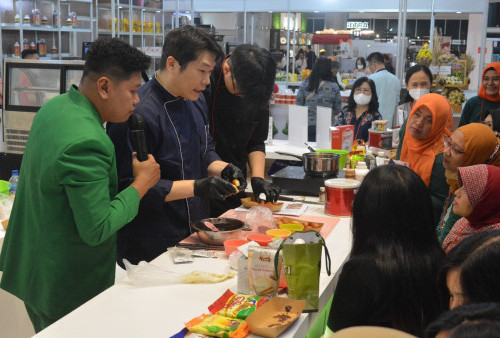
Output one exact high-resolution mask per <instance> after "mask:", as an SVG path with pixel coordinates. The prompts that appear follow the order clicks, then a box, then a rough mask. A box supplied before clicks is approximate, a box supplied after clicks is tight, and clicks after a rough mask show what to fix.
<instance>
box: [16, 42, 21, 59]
mask: <svg viewBox="0 0 500 338" xmlns="http://www.w3.org/2000/svg"><path fill="white" fill-rule="evenodd" d="M20 54H21V48H20V46H19V42H17V41H16V43H15V44H14V56H19V55H20Z"/></svg>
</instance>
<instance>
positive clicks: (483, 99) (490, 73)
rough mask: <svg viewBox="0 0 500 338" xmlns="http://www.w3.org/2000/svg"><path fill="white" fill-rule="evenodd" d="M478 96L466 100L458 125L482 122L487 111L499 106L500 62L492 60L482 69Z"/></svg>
mask: <svg viewBox="0 0 500 338" xmlns="http://www.w3.org/2000/svg"><path fill="white" fill-rule="evenodd" d="M482 79H483V81H482V83H481V88H479V91H478V93H477V94H478V96H474V97H473V98H471V99H469V100H467V102H465V106H464V109H463V110H462V117H461V118H460V123H459V124H458V125H459V126H463V125H465V124H468V123H471V122H483V120H484V119H485V118H486V115H487V113H486V112H488V111H491V110H494V109H498V108H500V93H499V88H500V62H492V63H490V64H489V65H487V66H486V67H485V68H484V70H483V76H482Z"/></svg>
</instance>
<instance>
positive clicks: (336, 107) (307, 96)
mask: <svg viewBox="0 0 500 338" xmlns="http://www.w3.org/2000/svg"><path fill="white" fill-rule="evenodd" d="M332 78H333V73H332V61H331V60H330V59H321V58H320V59H318V61H316V63H315V64H314V66H313V69H312V71H311V74H310V75H309V78H308V79H306V80H305V81H304V82H303V83H302V85H301V86H300V88H299V91H298V93H297V104H298V105H300V106H307V111H308V117H309V123H308V125H309V130H308V131H309V136H308V139H309V141H315V140H316V107H317V106H321V107H328V108H332V113H333V115H336V114H337V113H338V112H339V111H340V106H341V98H340V88H339V85H338V84H337V83H336V82H334V81H333V79H332Z"/></svg>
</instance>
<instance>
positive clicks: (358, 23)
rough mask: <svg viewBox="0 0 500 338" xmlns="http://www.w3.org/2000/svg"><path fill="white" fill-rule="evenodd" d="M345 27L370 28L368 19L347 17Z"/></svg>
mask: <svg viewBox="0 0 500 338" xmlns="http://www.w3.org/2000/svg"><path fill="white" fill-rule="evenodd" d="M346 28H347V29H370V20H352V19H347V26H346Z"/></svg>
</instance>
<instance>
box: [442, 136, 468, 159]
mask: <svg viewBox="0 0 500 338" xmlns="http://www.w3.org/2000/svg"><path fill="white" fill-rule="evenodd" d="M444 146H445V147H450V151H451V152H452V153H453V154H454V155H461V154H463V153H464V152H463V151H460V150H457V148H456V147H455V145H453V143H451V142H450V137H449V136H445V137H444Z"/></svg>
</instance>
